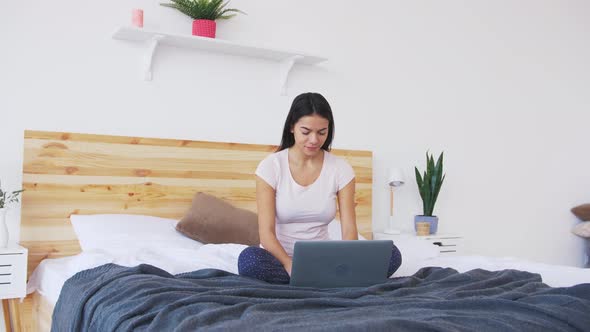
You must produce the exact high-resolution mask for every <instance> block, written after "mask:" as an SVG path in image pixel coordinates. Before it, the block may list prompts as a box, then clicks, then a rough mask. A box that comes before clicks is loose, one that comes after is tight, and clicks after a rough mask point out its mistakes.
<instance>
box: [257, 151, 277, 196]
mask: <svg viewBox="0 0 590 332" xmlns="http://www.w3.org/2000/svg"><path fill="white" fill-rule="evenodd" d="M279 171H280V170H279V163H278V160H277V158H276V154H274V153H273V154H271V155H269V156H268V157H266V158H264V159H263V160H262V161H261V162H260V163H259V164H258V167H257V168H256V172H255V174H256V175H258V176H259V177H260V178H261V179H262V180H264V182H266V183H268V185H269V186H271V187H272V189H274V190H276V189H277V183H278V181H279Z"/></svg>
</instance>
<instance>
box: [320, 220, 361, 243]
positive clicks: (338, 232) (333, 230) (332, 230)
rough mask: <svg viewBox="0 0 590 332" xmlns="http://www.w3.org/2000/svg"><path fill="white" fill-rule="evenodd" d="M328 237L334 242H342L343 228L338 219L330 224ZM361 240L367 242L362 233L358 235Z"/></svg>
mask: <svg viewBox="0 0 590 332" xmlns="http://www.w3.org/2000/svg"><path fill="white" fill-rule="evenodd" d="M328 236H329V237H330V239H332V240H342V227H341V226H340V221H338V220H337V219H334V220H332V221H331V222H330V223H329V224H328ZM358 237H359V240H366V238H365V237H364V236H362V235H361V234H360V233H359V234H358Z"/></svg>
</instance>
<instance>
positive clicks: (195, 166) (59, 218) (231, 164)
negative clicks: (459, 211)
mask: <svg viewBox="0 0 590 332" xmlns="http://www.w3.org/2000/svg"><path fill="white" fill-rule="evenodd" d="M275 149H276V146H272V145H257V144H241V143H219V142H203V141H190V140H174V139H154V138H141V137H123V136H107V135H90V134H74V133H61V132H43V131H25V141H24V163H23V188H24V189H25V192H24V193H23V197H22V210H21V236H20V244H21V245H22V246H24V247H27V248H28V249H29V263H28V272H29V275H30V273H31V272H32V271H33V270H34V269H35V268H36V267H37V265H38V264H39V262H40V261H41V260H43V259H45V258H55V257H63V256H70V255H74V254H77V253H79V252H80V246H79V244H78V240H77V239H76V236H75V233H74V231H73V228H72V226H71V224H70V221H69V216H70V215H71V214H95V213H127V214H144V215H152V216H160V217H166V218H177V219H180V218H181V217H182V216H183V214H184V213H185V212H186V211H187V209H188V208H189V206H190V204H191V200H192V198H193V195H194V193H195V192H197V191H203V192H207V193H210V194H213V195H215V196H217V197H220V198H222V199H224V200H227V201H229V202H230V203H232V204H234V205H235V206H237V207H241V208H246V209H249V210H252V211H256V197H255V177H254V171H255V169H256V166H257V165H258V163H259V162H260V160H262V159H263V158H264V157H265V156H267V155H268V154H269V153H272V152H273V151H275ZM332 152H333V153H334V154H336V155H339V156H342V157H344V158H346V159H347V160H348V161H349V162H350V164H351V165H352V167H353V168H354V170H355V173H356V183H357V185H356V203H357V207H356V212H357V223H358V228H359V232H360V233H361V234H362V235H363V236H365V237H367V238H372V235H371V205H372V195H371V189H372V153H371V152H370V151H353V150H333V151H332ZM12 303H16V302H14V301H13V302H12ZM21 322H22V321H21ZM23 323H24V322H23Z"/></svg>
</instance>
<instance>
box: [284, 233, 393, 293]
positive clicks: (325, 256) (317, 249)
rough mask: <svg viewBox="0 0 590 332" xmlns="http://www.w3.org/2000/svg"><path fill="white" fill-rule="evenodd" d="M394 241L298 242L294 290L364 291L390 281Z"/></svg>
mask: <svg viewBox="0 0 590 332" xmlns="http://www.w3.org/2000/svg"><path fill="white" fill-rule="evenodd" d="M392 248H393V241H391V240H378V241H377V240H373V241H358V240H353V241H297V242H295V249H294V251H293V266H292V268H291V281H290V285H291V286H299V287H316V288H331V287H364V286H370V285H374V284H378V283H382V282H384V281H386V280H387V277H388V276H387V270H388V268H389V260H390V259H391V250H392Z"/></svg>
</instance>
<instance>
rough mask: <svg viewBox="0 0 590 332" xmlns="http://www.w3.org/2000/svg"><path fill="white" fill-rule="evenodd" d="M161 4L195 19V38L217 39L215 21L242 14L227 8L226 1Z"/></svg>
mask: <svg viewBox="0 0 590 332" xmlns="http://www.w3.org/2000/svg"><path fill="white" fill-rule="evenodd" d="M170 1H172V3H161V4H160V5H162V6H164V7H170V8H174V9H178V10H179V11H180V12H182V13H183V14H185V15H188V16H190V17H191V18H192V19H193V36H201V37H209V38H215V31H216V27H217V24H216V23H215V20H219V19H223V20H226V19H229V18H232V17H234V16H236V15H237V13H242V14H245V13H244V12H242V11H241V10H238V9H234V8H225V7H226V6H227V4H228V3H229V2H225V1H224V0H170Z"/></svg>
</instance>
